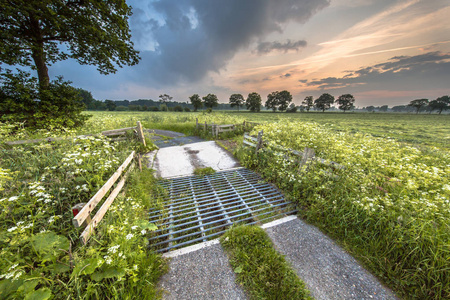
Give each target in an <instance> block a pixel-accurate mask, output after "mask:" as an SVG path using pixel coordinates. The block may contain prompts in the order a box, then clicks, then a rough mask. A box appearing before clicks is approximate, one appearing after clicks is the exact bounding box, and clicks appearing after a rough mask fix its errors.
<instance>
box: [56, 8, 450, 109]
mask: <svg viewBox="0 0 450 300" xmlns="http://www.w3.org/2000/svg"><path fill="white" fill-rule="evenodd" d="M127 3H128V5H131V6H132V8H133V9H132V11H133V15H132V16H131V18H130V20H129V25H130V30H131V35H132V41H133V43H134V45H135V49H137V50H138V51H140V54H139V55H140V57H141V60H140V62H139V64H138V65H135V66H130V67H129V66H127V67H124V68H122V69H119V70H118V71H117V72H116V73H115V74H110V75H102V74H100V73H99V72H98V71H97V70H96V67H95V66H86V65H79V64H78V63H77V62H76V61H74V60H66V61H63V62H58V63H55V64H54V65H52V66H51V67H50V68H49V71H50V75H51V76H56V75H63V76H64V79H66V80H70V81H72V82H73V85H74V86H76V87H80V88H83V89H86V90H88V91H90V92H92V94H93V96H94V98H96V99H99V100H105V99H111V100H123V99H128V100H136V99H154V100H157V99H158V96H159V95H160V94H169V95H171V96H173V100H176V101H181V102H185V101H188V100H189V99H188V97H189V96H191V95H193V94H199V95H200V96H205V95H207V94H208V93H214V94H216V95H217V96H218V98H219V102H222V103H227V102H228V101H229V97H230V95H231V94H234V93H240V94H242V95H244V97H245V98H246V97H247V95H248V94H249V93H251V92H257V93H259V94H261V96H262V99H263V102H264V101H265V100H266V99H267V95H268V94H269V93H271V92H273V91H281V90H288V91H289V92H291V94H292V95H293V102H294V103H295V104H296V105H300V104H301V102H302V101H303V99H304V98H305V97H306V96H313V97H314V99H315V98H317V97H319V96H320V95H321V94H323V93H330V94H332V95H333V96H335V97H336V98H337V97H338V96H340V95H342V94H348V93H350V94H352V95H353V96H354V97H355V99H356V103H355V104H356V106H358V107H364V106H368V105H375V106H378V105H389V106H390V107H392V106H395V105H402V104H407V103H409V102H410V101H411V100H414V99H420V98H427V99H430V100H432V99H436V98H437V97H440V96H443V95H449V94H450V34H449V33H450V22H448V19H449V17H450V1H449V0H422V1H421V0H402V1H395V0H245V1H244V0H161V1H143V0H128V1H127Z"/></svg>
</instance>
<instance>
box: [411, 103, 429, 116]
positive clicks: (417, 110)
mask: <svg viewBox="0 0 450 300" xmlns="http://www.w3.org/2000/svg"><path fill="white" fill-rule="evenodd" d="M426 105H428V99H416V100H412V101H411V102H409V104H408V106H411V107H414V108H415V109H416V114H418V113H419V110H420V109H421V108H422V107H424V106H426Z"/></svg>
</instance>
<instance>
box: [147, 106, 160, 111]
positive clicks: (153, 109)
mask: <svg viewBox="0 0 450 300" xmlns="http://www.w3.org/2000/svg"><path fill="white" fill-rule="evenodd" d="M148 110H149V111H159V108H158V106H150V107H149V108H148Z"/></svg>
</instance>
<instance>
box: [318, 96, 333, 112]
mask: <svg viewBox="0 0 450 300" xmlns="http://www.w3.org/2000/svg"><path fill="white" fill-rule="evenodd" d="M333 103H334V97H333V96H332V95H330V94H328V93H324V94H322V95H320V97H319V98H317V99H316V100H315V101H314V104H315V106H316V108H317V109H320V110H322V112H324V111H325V110H326V109H329V108H330V107H331V105H333Z"/></svg>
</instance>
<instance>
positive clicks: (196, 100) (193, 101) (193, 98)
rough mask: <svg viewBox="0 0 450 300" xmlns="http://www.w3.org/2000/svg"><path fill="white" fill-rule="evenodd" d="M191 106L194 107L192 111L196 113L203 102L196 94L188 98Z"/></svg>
mask: <svg viewBox="0 0 450 300" xmlns="http://www.w3.org/2000/svg"><path fill="white" fill-rule="evenodd" d="M189 100H190V101H191V104H192V105H193V106H194V111H197V110H198V109H199V108H202V106H203V102H202V99H201V98H200V96H199V95H198V94H194V95H192V96H190V97H189Z"/></svg>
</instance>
